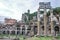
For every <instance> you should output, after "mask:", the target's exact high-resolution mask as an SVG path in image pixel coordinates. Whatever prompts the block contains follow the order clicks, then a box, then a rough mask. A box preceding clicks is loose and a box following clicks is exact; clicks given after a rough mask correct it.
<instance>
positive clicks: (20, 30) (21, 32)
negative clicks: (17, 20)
mask: <svg viewBox="0 0 60 40" xmlns="http://www.w3.org/2000/svg"><path fill="white" fill-rule="evenodd" d="M20 34H22V26H21V27H20Z"/></svg>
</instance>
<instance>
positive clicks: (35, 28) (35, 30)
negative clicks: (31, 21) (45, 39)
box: [34, 26, 37, 35]
mask: <svg viewBox="0 0 60 40" xmlns="http://www.w3.org/2000/svg"><path fill="white" fill-rule="evenodd" d="M34 34H35V35H36V34H37V26H34Z"/></svg>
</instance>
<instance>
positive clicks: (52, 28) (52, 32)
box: [50, 10, 54, 36]
mask: <svg viewBox="0 0 60 40" xmlns="http://www.w3.org/2000/svg"><path fill="white" fill-rule="evenodd" d="M50 13H51V36H54V35H53V34H54V25H53V10H50Z"/></svg>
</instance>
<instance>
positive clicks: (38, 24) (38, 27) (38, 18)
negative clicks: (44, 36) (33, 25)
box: [37, 8, 40, 36]
mask: <svg viewBox="0 0 60 40" xmlns="http://www.w3.org/2000/svg"><path fill="white" fill-rule="evenodd" d="M37 29H38V31H37V35H38V36H40V8H39V9H38V13H37Z"/></svg>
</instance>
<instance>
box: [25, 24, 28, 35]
mask: <svg viewBox="0 0 60 40" xmlns="http://www.w3.org/2000/svg"><path fill="white" fill-rule="evenodd" d="M27 27H28V25H25V34H27Z"/></svg>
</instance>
